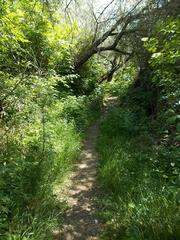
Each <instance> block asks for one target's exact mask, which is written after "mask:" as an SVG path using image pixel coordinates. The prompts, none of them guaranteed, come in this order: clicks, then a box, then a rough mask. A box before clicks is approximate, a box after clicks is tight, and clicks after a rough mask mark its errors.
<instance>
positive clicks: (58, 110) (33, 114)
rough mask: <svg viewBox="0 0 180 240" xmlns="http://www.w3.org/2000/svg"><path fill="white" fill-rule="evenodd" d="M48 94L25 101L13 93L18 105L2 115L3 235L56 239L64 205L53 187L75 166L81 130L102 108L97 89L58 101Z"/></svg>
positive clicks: (0, 229)
mask: <svg viewBox="0 0 180 240" xmlns="http://www.w3.org/2000/svg"><path fill="white" fill-rule="evenodd" d="M38 80H39V79H38ZM25 90H26V89H25ZM28 90H29V89H28ZM47 91H48V94H49V88H47ZM25 93H26V92H25ZM38 94H39V92H38ZM43 94H45V90H44V92H43ZM48 94H47V95H46V94H45V97H46V98H45V99H46V101H45V102H44V100H43V102H41V101H42V96H40V97H41V98H39V100H40V101H39V102H38V101H36V100H34V99H36V98H35V96H36V94H34V92H32V91H31V92H29V95H28V96H29V98H27V96H26V99H25V100H24V102H21V99H18V95H15V96H14V97H16V98H17V100H16V103H15V106H13V105H12V107H11V109H10V110H11V112H8V113H7V115H5V116H4V117H3V118H2V119H1V126H2V128H1V129H0V131H1V132H0V133H1V153H0V165H1V169H0V189H1V191H0V210H1V218H0V239H2V240H20V239H21V240H27V239H32V240H39V239H42V240H43V239H44V240H45V239H48V240H49V239H52V230H53V229H57V227H59V226H60V225H61V224H62V222H61V215H62V214H63V211H64V209H65V208H66V206H65V205H64V203H60V202H58V201H57V199H56V196H55V195H54V193H53V188H54V186H55V184H56V182H57V181H62V180H63V178H64V177H65V176H66V174H67V173H68V172H69V170H71V169H72V167H73V164H74V162H75V161H76V160H77V159H78V157H79V153H80V150H81V146H82V140H83V137H84V134H83V131H84V130H85V128H86V127H87V126H88V125H89V124H90V123H91V122H92V121H93V120H94V119H95V118H96V117H97V116H98V112H99V110H100V106H101V98H102V97H101V96H100V95H98V94H97V93H94V94H93V95H90V96H89V97H85V96H80V97H75V96H66V98H64V99H60V100H59V99H56V98H52V95H50V96H49V95H48ZM38 96H39V95H38ZM47 99H49V100H48V101H47ZM18 101H19V102H18ZM32 105H33V107H32ZM16 106H17V108H15V107H16ZM13 111H14V112H13ZM7 118H8V120H7Z"/></svg>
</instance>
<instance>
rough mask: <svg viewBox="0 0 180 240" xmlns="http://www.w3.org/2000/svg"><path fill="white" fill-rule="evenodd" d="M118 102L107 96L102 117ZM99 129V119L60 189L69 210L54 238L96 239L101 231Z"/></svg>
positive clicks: (114, 98) (61, 197)
mask: <svg viewBox="0 0 180 240" xmlns="http://www.w3.org/2000/svg"><path fill="white" fill-rule="evenodd" d="M116 103H117V97H109V98H106V99H105V101H104V108H103V116H105V115H106V112H107V110H108V109H110V108H111V107H112V106H114V105H115V104H116ZM98 128H99V123H98V122H96V123H95V124H94V125H93V126H91V127H89V129H88V130H87V138H86V140H85V143H84V150H83V151H82V153H81V156H80V160H79V162H78V163H77V164H76V166H75V170H74V171H73V173H72V174H71V176H70V177H69V179H68V181H66V184H65V188H63V191H62V190H59V193H58V195H59V196H60V200H61V201H64V200H65V199H66V201H67V204H68V210H67V211H66V213H65V217H64V219H63V228H62V229H60V230H58V231H54V232H53V236H54V239H55V240H97V239H98V238H99V237H98V236H99V235H100V233H101V231H102V224H101V222H100V220H99V218H98V212H99V211H100V209H99V208H98V206H97V205H98V204H97V201H96V202H95V198H98V200H99V199H101V193H100V189H99V186H98V183H97V181H96V176H97V165H98V155H97V152H96V140H97V136H98ZM65 189H66V190H65Z"/></svg>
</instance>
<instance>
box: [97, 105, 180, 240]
mask: <svg viewBox="0 0 180 240" xmlns="http://www.w3.org/2000/svg"><path fill="white" fill-rule="evenodd" d="M142 109H143V108H142V107H140V106H138V105H136V106H135V105H134V106H133V105H132V102H131V104H128V103H127V102H124V103H123V104H122V105H121V106H119V107H116V108H114V109H113V110H111V111H109V114H108V115H107V117H106V118H105V119H104V120H103V121H102V125H101V134H100V137H99V141H98V151H99V153H100V168H99V179H100V182H101V184H102V186H103V189H104V192H105V197H104V199H103V201H102V205H103V208H104V212H103V214H102V217H103V219H104V222H105V232H104V234H103V236H102V239H103V240H105V239H124V240H130V239H133V240H135V239H137V240H151V239H156V240H158V239H159V240H160V239H161V240H162V239H163V240H171V239H179V238H180V232H179V229H178V225H179V218H178V210H179V208H178V207H179V193H178V184H179V178H178V158H179V153H178V148H177V146H172V145H170V146H167V145H165V144H163V143H159V144H158V137H157V136H155V135H154V133H153V131H151V129H152V126H151V122H150V121H149V119H148V118H147V117H146V114H145V113H144V112H143V110H142Z"/></svg>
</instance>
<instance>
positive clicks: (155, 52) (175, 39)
mask: <svg viewBox="0 0 180 240" xmlns="http://www.w3.org/2000/svg"><path fill="white" fill-rule="evenodd" d="M179 23H180V22H179V19H168V20H167V21H166V22H163V23H162V22H159V23H158V25H157V27H156V31H155V34H154V36H153V37H151V38H149V39H146V41H145V47H146V48H147V49H148V50H149V51H150V53H151V54H152V55H151V59H150V61H149V63H150V65H151V67H152V69H153V84H154V85H155V86H156V88H158V103H157V109H158V116H157V117H158V118H159V120H158V121H159V122H164V124H163V126H162V129H161V131H162V132H164V137H165V138H166V141H167V140H168V139H169V141H171V142H172V141H174V143H176V142H178V141H179V140H178V139H179V130H178V125H179V87H180V84H179V74H180V72H179V67H180V66H179V57H180V49H179V47H178V46H179V43H180V39H179V32H180V28H179V26H180V25H179Z"/></svg>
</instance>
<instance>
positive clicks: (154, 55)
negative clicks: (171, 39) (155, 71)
mask: <svg viewBox="0 0 180 240" xmlns="http://www.w3.org/2000/svg"><path fill="white" fill-rule="evenodd" d="M159 56H161V53H160V52H157V53H153V54H152V56H151V57H152V58H158V57H159Z"/></svg>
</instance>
